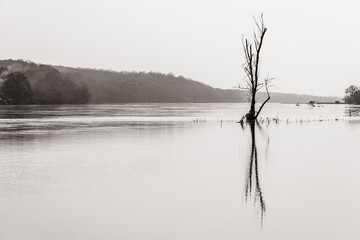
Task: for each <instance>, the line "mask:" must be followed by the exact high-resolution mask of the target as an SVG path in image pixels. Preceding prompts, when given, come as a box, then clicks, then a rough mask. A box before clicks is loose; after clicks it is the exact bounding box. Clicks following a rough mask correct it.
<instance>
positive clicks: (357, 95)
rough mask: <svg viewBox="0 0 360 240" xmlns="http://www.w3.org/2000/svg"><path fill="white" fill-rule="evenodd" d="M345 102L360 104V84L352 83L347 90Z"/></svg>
mask: <svg viewBox="0 0 360 240" xmlns="http://www.w3.org/2000/svg"><path fill="white" fill-rule="evenodd" d="M345 94H346V95H345V98H344V100H345V103H348V104H360V89H359V87H358V86H355V85H351V86H350V87H348V88H347V89H346V90H345Z"/></svg>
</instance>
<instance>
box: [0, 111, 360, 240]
mask: <svg viewBox="0 0 360 240" xmlns="http://www.w3.org/2000/svg"><path fill="white" fill-rule="evenodd" d="M348 108H349V106H346V105H325V106H323V107H316V108H312V107H309V106H307V105H302V106H300V107H296V106H295V105H283V104H269V105H268V106H267V107H266V108H265V109H264V112H263V114H262V117H263V119H262V123H260V124H259V125H254V126H251V125H248V124H244V125H240V124H238V123H236V121H238V120H239V119H240V117H241V116H242V115H244V114H245V113H246V111H247V105H246V104H137V105H135V104H128V105H84V106H1V107H0V206H1V208H0V239H16V240H18V239H19V240H23V239H24V240H25V239H26V240H28V239H37V240H48V239H55V240H56V239H59V240H60V239H61V240H63V239H86V240H89V239H94V240H95V239H136V240H141V239H144V240H145V239H146V240H148V239H154V240H158V239H187V240H192V239H193V240H198V239H214V240H215V239H216V240H217V239H225V240H232V239H360V230H359V229H360V226H359V225H360V222H359V220H358V219H359V217H360V207H359V206H358V202H360V190H359V189H360V175H359V174H358V172H359V168H360V164H359V157H358V156H359V154H358V152H357V149H358V146H359V144H358V141H357V140H358V136H359V135H360V121H358V120H357V119H356V118H348V117H347V110H348ZM266 118H268V120H265V119H266ZM273 119H276V120H273ZM254 147H255V148H256V158H255V155H254Z"/></svg>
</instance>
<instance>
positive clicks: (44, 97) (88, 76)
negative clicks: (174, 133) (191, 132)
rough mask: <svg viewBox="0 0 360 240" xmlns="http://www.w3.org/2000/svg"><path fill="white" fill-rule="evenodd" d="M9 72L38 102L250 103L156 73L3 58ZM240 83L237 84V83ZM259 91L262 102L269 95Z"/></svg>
mask: <svg viewBox="0 0 360 240" xmlns="http://www.w3.org/2000/svg"><path fill="white" fill-rule="evenodd" d="M0 67H4V68H7V69H8V72H15V71H16V72H22V73H24V75H25V76H26V78H27V79H28V80H29V83H30V85H31V88H32V90H33V92H34V98H35V99H36V103H39V104H67V103H74V104H76V103H87V102H89V103H94V104H102V103H207V102H209V103H211V102H214V103H216V102H224V103H226V102H239V103H240V102H247V101H248V97H247V92H245V91H240V90H235V89H229V90H223V89H217V88H212V87H210V86H208V85H206V84H203V83H200V82H196V81H193V80H191V79H188V78H185V77H182V76H174V75H173V74H162V73H156V72H115V71H109V70H95V69H83V68H70V67H62V66H50V65H37V64H35V63H32V62H27V61H22V60H2V61H1V60H0ZM235 84H236V83H234V85H235ZM265 97H266V96H265V94H262V93H259V99H258V100H259V101H261V100H262V99H263V98H265ZM310 100H315V101H319V102H334V101H336V100H341V99H340V98H336V97H317V96H310V95H296V94H283V93H272V94H271V102H281V103H307V102H309V101H310Z"/></svg>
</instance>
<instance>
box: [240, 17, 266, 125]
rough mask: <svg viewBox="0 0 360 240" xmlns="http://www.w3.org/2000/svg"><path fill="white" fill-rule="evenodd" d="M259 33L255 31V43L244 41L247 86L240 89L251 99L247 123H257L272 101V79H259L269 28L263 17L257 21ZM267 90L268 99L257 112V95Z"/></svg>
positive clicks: (244, 65)
mask: <svg viewBox="0 0 360 240" xmlns="http://www.w3.org/2000/svg"><path fill="white" fill-rule="evenodd" d="M255 24H256V28H257V31H254V36H253V38H254V39H253V41H249V40H248V39H245V40H243V48H244V53H245V63H244V64H243V66H242V67H243V69H244V71H245V74H246V76H245V78H244V81H245V83H246V84H245V86H241V85H239V86H238V88H240V89H243V90H247V91H248V93H249V97H250V111H249V112H248V113H247V114H246V115H245V117H246V120H247V121H255V120H256V119H257V117H258V116H259V114H260V112H261V110H262V109H263V107H264V106H265V104H266V103H267V102H268V101H269V100H270V94H269V87H270V82H271V80H272V79H270V78H268V77H267V78H265V79H264V80H263V81H261V80H260V79H259V74H260V70H259V64H260V52H261V48H262V46H263V41H264V37H265V33H266V31H267V28H266V27H265V25H264V18H263V15H261V16H260V19H259V20H256V19H255ZM263 88H265V90H266V93H267V99H266V100H265V101H264V102H263V103H262V104H261V106H260V108H259V109H258V110H257V111H256V109H255V105H256V94H257V92H258V91H260V90H261V89H263Z"/></svg>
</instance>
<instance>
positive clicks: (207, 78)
mask: <svg viewBox="0 0 360 240" xmlns="http://www.w3.org/2000/svg"><path fill="white" fill-rule="evenodd" d="M359 12H360V0H301V1H289V0H272V1H269V0H257V1H256V0H255V1H249V0H247V1H243V0H221V1H220V0H219V1H210V0H101V1H95V0H0V22H1V34H0V58H1V59H8V58H12V59H20V58H21V59H25V60H26V59H29V60H32V61H34V62H37V63H48V64H56V65H65V66H73V67H90V68H103V69H113V70H118V71H122V70H124V71H158V72H164V73H169V72H171V73H174V74H175V75H183V76H185V77H189V78H192V79H194V80H197V81H200V82H203V83H206V84H209V85H211V86H214V87H219V88H232V87H233V86H235V85H237V83H238V82H240V81H241V79H242V77H243V71H242V69H241V64H242V63H243V61H244V55H243V52H242V46H241V39H242V35H244V36H245V37H246V36H251V34H252V30H253V28H254V22H253V16H258V15H259V14H260V13H264V18H265V23H266V25H267V27H268V32H267V35H266V39H265V43H264V51H263V55H262V56H263V58H262V73H263V75H267V74H268V73H269V74H270V76H273V77H276V81H275V83H276V86H277V87H278V89H276V91H279V92H294V93H307V94H316V95H336V96H343V93H344V89H345V88H346V87H348V86H349V85H350V84H358V85H360V66H359V55H360V46H359V44H360V32H359V31H360V14H359Z"/></svg>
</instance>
